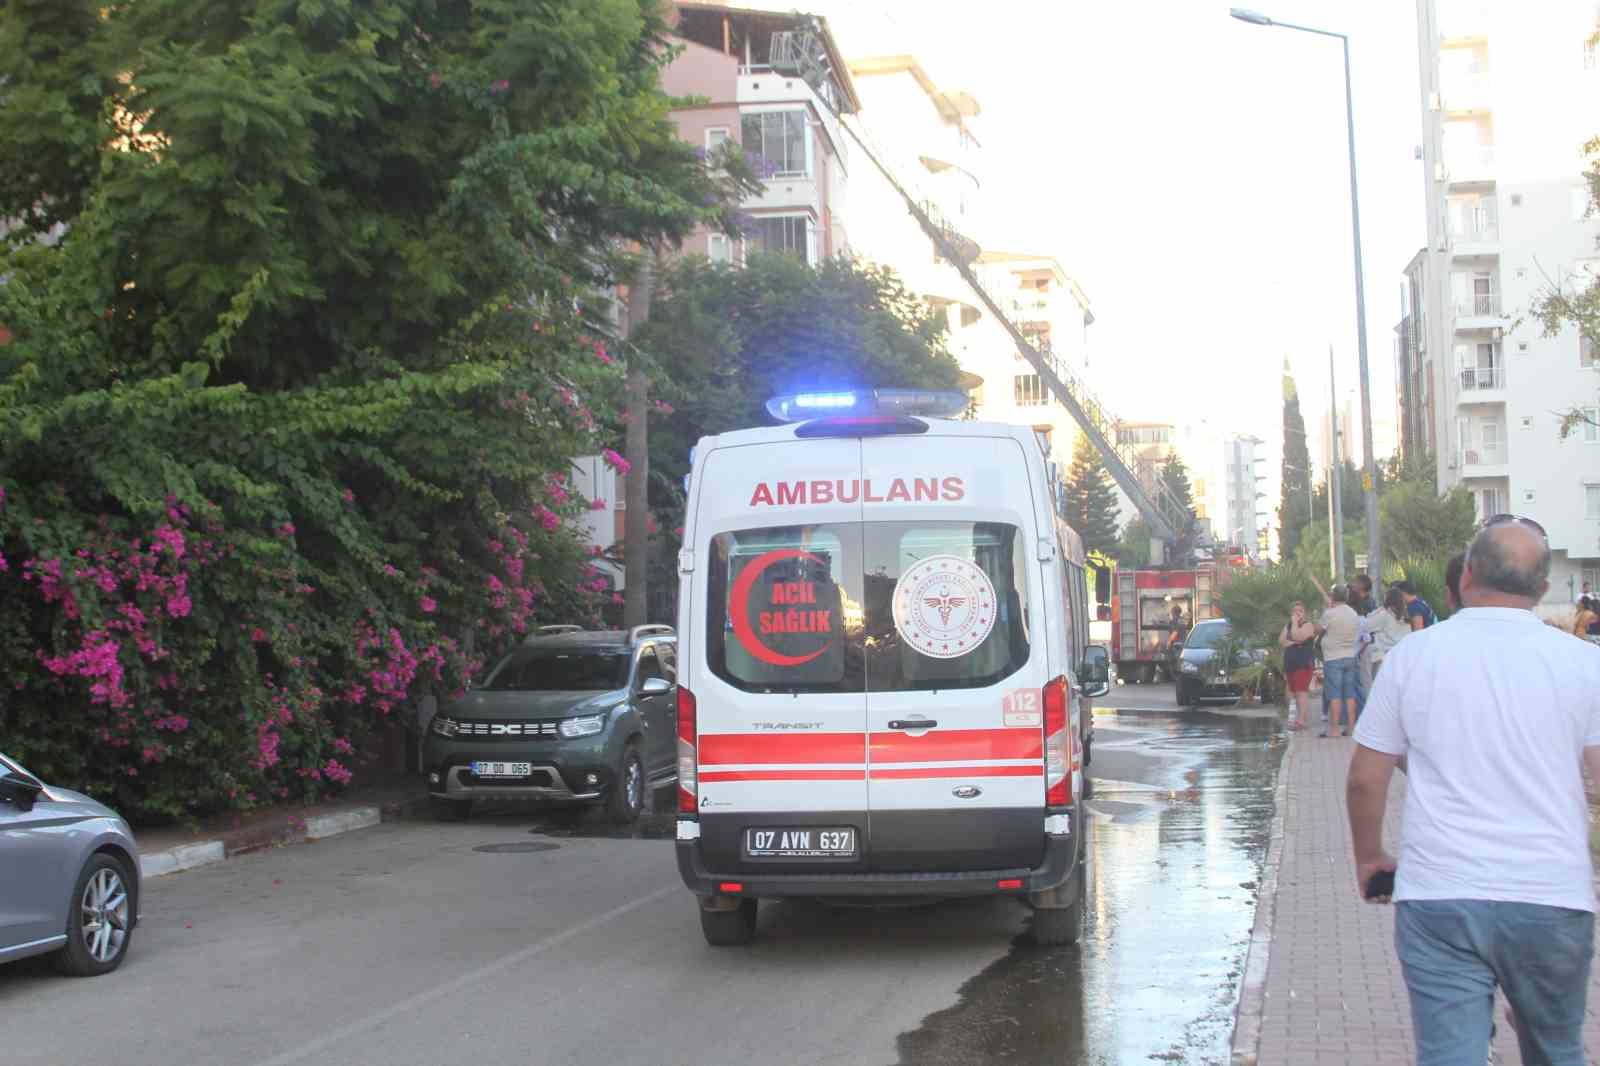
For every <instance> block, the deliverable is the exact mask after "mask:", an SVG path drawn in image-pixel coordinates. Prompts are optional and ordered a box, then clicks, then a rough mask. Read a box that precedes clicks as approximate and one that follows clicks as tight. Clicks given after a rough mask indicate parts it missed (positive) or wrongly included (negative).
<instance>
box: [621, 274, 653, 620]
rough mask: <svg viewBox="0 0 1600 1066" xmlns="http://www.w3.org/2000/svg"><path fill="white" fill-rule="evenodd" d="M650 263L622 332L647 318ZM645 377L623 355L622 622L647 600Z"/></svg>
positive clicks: (632, 358)
mask: <svg viewBox="0 0 1600 1066" xmlns="http://www.w3.org/2000/svg"><path fill="white" fill-rule="evenodd" d="M655 268H656V263H655V257H654V256H653V255H647V256H646V257H645V259H644V262H643V263H642V264H641V265H640V268H639V280H638V282H637V283H636V284H635V285H634V286H633V291H632V292H631V293H630V296H629V300H628V336H630V337H631V336H633V333H634V331H635V330H637V329H638V328H639V327H640V326H641V325H643V324H644V323H645V321H646V320H647V319H648V318H649V317H650V300H651V298H652V297H653V296H654V295H655V287H656V270H655ZM649 404H650V380H649V378H647V377H646V376H645V372H644V368H643V367H642V366H640V365H639V357H638V354H637V353H636V352H633V353H630V354H629V357H628V379H627V408H628V410H627V430H628V436H627V444H626V450H627V455H626V458H627V460H628V476H627V486H626V494H625V496H624V501H625V502H624V506H625V510H624V512H623V526H622V567H623V569H622V581H623V590H622V624H623V626H624V627H632V626H637V625H643V624H644V621H645V611H646V608H647V604H648V600H647V599H646V594H647V592H648V591H649V590H648V588H647V587H646V582H647V578H646V576H645V574H646V566H647V563H648V562H649V552H650V527H649V519H650V503H649V493H648V491H647V490H648V488H649V483H650V436H649Z"/></svg>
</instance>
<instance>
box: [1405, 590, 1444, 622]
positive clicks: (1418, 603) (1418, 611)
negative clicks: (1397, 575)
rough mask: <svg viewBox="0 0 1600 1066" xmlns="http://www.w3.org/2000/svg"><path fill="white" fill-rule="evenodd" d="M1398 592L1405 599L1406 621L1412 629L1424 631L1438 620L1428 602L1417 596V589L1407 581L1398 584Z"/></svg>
mask: <svg viewBox="0 0 1600 1066" xmlns="http://www.w3.org/2000/svg"><path fill="white" fill-rule="evenodd" d="M1399 586H1400V591H1401V592H1402V593H1403V594H1404V595H1405V598H1406V619H1407V621H1409V622H1410V623H1411V628H1412V629H1426V628H1428V627H1429V626H1431V625H1433V624H1434V623H1435V622H1437V621H1438V620H1439V616H1438V615H1436V614H1434V613H1433V608H1432V607H1430V606H1429V605H1428V601H1427V600H1425V599H1423V598H1422V597H1421V596H1418V595H1417V588H1416V586H1415V585H1413V584H1412V583H1411V582H1409V581H1401V582H1399Z"/></svg>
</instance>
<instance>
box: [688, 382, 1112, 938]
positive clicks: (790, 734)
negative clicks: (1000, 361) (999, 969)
mask: <svg viewBox="0 0 1600 1066" xmlns="http://www.w3.org/2000/svg"><path fill="white" fill-rule="evenodd" d="M966 405H967V400H966V397H965V395H964V394H962V393H958V392H956V393H942V392H920V391H909V390H890V389H878V390H855V391H843V392H826V393H820V392H819V393H805V394H797V395H791V396H783V397H778V398H776V399H774V400H773V401H772V402H770V403H769V404H768V411H769V413H771V414H772V415H773V416H774V417H775V418H776V419H778V420H780V421H781V422H782V423H783V424H781V425H778V426H774V427H770V428H762V429H750V430H742V431H738V432H733V433H727V434H723V435H720V436H715V437H707V438H704V439H702V440H701V441H700V443H699V444H698V445H697V447H696V449H695V452H694V456H693V461H692V463H691V471H690V475H689V479H688V507H687V516H686V519H685V527H684V548H683V550H682V552H681V553H680V555H679V558H678V570H679V576H680V592H679V608H678V609H679V627H678V655H679V660H678V662H679V665H678V685H679V688H678V700H677V704H678V710H677V722H676V728H677V733H678V820H677V855H678V867H679V870H680V872H681V873H682V875H683V879H684V882H685V883H686V884H687V885H688V887H689V889H690V891H692V892H693V893H694V894H695V896H696V897H697V898H698V902H699V908H700V918H701V926H702V930H703V932H704V934H705V938H706V940H707V941H708V942H709V943H711V944H713V945H718V946H730V945H740V944H746V943H748V942H749V941H750V940H751V939H752V937H753V936H754V934H755V929H756V917H757V906H758V901H759V900H761V899H777V898H782V897H790V896H806V897H821V898H856V899H860V898H862V897H879V898H883V897H887V898H901V899H904V898H907V897H956V896H974V895H996V894H997V895H1002V896H1012V897H1015V898H1016V899H1017V900H1019V901H1022V902H1024V903H1026V904H1027V905H1029V906H1031V907H1032V908H1033V911H1034V914H1033V921H1032V934H1033V937H1034V939H1035V940H1037V941H1039V942H1041V943H1050V944H1060V943H1071V942H1074V941H1076V939H1077V937H1078V934H1079V930H1080V928H1081V926H1082V915H1083V901H1084V900H1083V897H1084V883H1085V861H1086V854H1087V853H1086V848H1085V842H1084V829H1085V822H1086V818H1085V813H1084V810H1083V805H1082V799H1083V795H1084V776H1083V758H1084V743H1083V738H1084V737H1086V736H1087V735H1088V734H1087V730H1086V728H1085V721H1084V719H1085V718H1086V717H1087V715H1088V704H1087V702H1086V701H1087V700H1088V699H1090V698H1093V697H1094V696H1097V695H1102V694H1104V693H1105V692H1106V691H1107V688H1108V684H1107V657H1106V654H1105V650H1104V649H1103V648H1089V647H1088V645H1087V629H1088V621H1089V620H1088V618H1087V617H1086V612H1085V596H1084V558H1083V550H1082V546H1081V544H1080V543H1079V542H1078V539H1077V536H1076V534H1074V533H1073V532H1072V530H1071V529H1069V528H1068V527H1067V526H1066V525H1065V524H1064V523H1062V522H1060V521H1059V520H1058V518H1057V517H1056V514H1055V511H1054V508H1053V501H1054V499H1055V494H1054V493H1053V491H1052V486H1051V485H1050V484H1049V480H1048V478H1049V474H1048V467H1047V465H1046V457H1045V455H1044V454H1043V452H1042V450H1041V448H1040V445H1039V443H1038V441H1037V439H1036V438H1035V435H1034V433H1033V431H1032V430H1031V429H1030V428H1028V427H1024V426H1010V425H1000V424H992V423H981V422H972V421H960V420H956V419H957V418H958V416H959V415H961V414H962V413H963V412H964V411H965V409H966ZM1091 653H1092V654H1091Z"/></svg>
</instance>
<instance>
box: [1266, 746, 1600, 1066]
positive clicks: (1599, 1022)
mask: <svg viewBox="0 0 1600 1066" xmlns="http://www.w3.org/2000/svg"><path fill="white" fill-rule="evenodd" d="M1314 724H1320V723H1314ZM1353 750H1354V746H1353V742H1352V741H1350V740H1348V739H1325V738H1322V737H1319V736H1317V735H1316V734H1315V732H1314V731H1312V732H1309V733H1305V734H1295V735H1294V736H1293V739H1291V740H1290V742H1289V750H1288V752H1287V753H1286V754H1285V756H1284V760H1283V764H1282V766H1281V767H1280V769H1279V774H1280V779H1279V789H1278V797H1279V802H1280V804H1281V807H1280V816H1281V823H1280V826H1279V827H1275V829H1276V831H1277V832H1279V833H1281V837H1279V838H1278V839H1275V840H1274V842H1273V845H1272V848H1271V850H1270V851H1269V855H1268V863H1269V869H1268V871H1267V876H1266V879H1265V883H1264V885H1263V890H1264V891H1263V896H1262V900H1261V913H1260V914H1259V915H1258V918H1257V930H1256V937H1255V942H1254V943H1253V944H1252V947H1251V954H1252V956H1254V955H1255V953H1256V952H1257V951H1260V950H1263V949H1264V950H1265V952H1266V964H1265V966H1264V967H1262V966H1261V965H1260V964H1259V962H1258V961H1257V960H1256V959H1255V958H1254V957H1252V958H1251V960H1250V963H1249V965H1248V966H1247V970H1246V977H1245V987H1244V989H1243V992H1242V995H1241V1004H1240V1017H1239V1023H1240V1026H1239V1030H1238V1033H1237V1034H1236V1039H1235V1042H1234V1061H1235V1063H1236V1064H1249V1063H1259V1064H1260V1066H1279V1064H1283V1063H1289V1064H1294V1066H1301V1064H1322V1063H1361V1064H1373V1066H1386V1064H1390V1063H1395V1064H1400V1063H1410V1062H1413V1061H1414V1055H1413V1053H1412V1040H1411V1013H1410V1004H1409V1003H1408V1002H1407V999H1406V989H1405V982H1404V980H1403V978H1402V977H1401V973H1400V962H1399V960H1398V959H1396V958H1395V953H1394V908H1392V907H1383V906H1374V905H1371V904H1367V903H1363V902H1362V901H1361V900H1360V899H1358V898H1357V896H1356V892H1355V883H1354V881H1355V875H1354V872H1353V869H1352V865H1351V858H1350V854H1351V852H1350V825H1349V822H1348V820H1347V818H1346V814H1345V803H1344V782H1345V771H1346V770H1347V769H1348V767H1349V765H1350V755H1351V752H1352V751H1353ZM1405 788H1406V779H1405V775H1404V774H1398V773H1397V774H1396V775H1395V778H1394V784H1393V785H1392V786H1391V787H1390V790H1389V807H1388V813H1387V817H1386V819H1385V827H1384V840H1385V844H1386V846H1387V848H1388V850H1389V851H1390V853H1391V854H1394V853H1397V852H1398V843H1399V837H1400V809H1401V807H1402V805H1403V803H1404V800H1405ZM1274 859H1275V860H1276V869H1275V870H1274V869H1272V868H1271V866H1272V864H1273V861H1274ZM1274 880H1275V882H1276V884H1275V887H1274ZM1269 922H1270V925H1269V924H1268V923H1269ZM1504 1006H1505V1005H1504V1000H1503V999H1501V1000H1500V1002H1499V1003H1498V1004H1497V1005H1496V1008H1495V1017H1496V1020H1497V1021H1498V1022H1499V1030H1500V1031H1499V1035H1498V1037H1497V1038H1496V1040H1495V1048H1494V1050H1495V1056H1496V1057H1495V1059H1494V1061H1495V1062H1497V1063H1506V1064H1511V1063H1521V1061H1522V1057H1521V1055H1519V1054H1518V1052H1517V1047H1516V1040H1515V1038H1514V1036H1513V1035H1512V1034H1511V1033H1510V1031H1509V1029H1508V1027H1507V1026H1506V1025H1505V1023H1504V1018H1503V1012H1504ZM1584 1035H1585V1046H1586V1049H1587V1052H1588V1059H1589V1061H1590V1062H1591V1063H1596V1062H1600V968H1597V971H1596V973H1595V974H1592V975H1591V979H1590V985H1589V1017H1588V1022H1587V1024H1586V1026H1585V1034H1584Z"/></svg>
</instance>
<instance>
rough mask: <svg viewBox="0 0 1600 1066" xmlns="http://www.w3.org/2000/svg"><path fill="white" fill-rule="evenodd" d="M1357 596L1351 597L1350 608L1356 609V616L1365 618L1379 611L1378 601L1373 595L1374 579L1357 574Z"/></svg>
mask: <svg viewBox="0 0 1600 1066" xmlns="http://www.w3.org/2000/svg"><path fill="white" fill-rule="evenodd" d="M1354 592H1355V595H1354V596H1351V597H1350V606H1351V607H1353V608H1355V612H1356V614H1359V615H1361V616H1362V617H1363V618H1365V617H1366V616H1367V615H1369V614H1371V613H1372V612H1373V611H1376V610H1377V609H1378V601H1377V599H1376V598H1375V597H1374V596H1373V595H1372V578H1371V577H1369V576H1367V575H1366V574H1357V575H1356V579H1355V582H1354Z"/></svg>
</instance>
